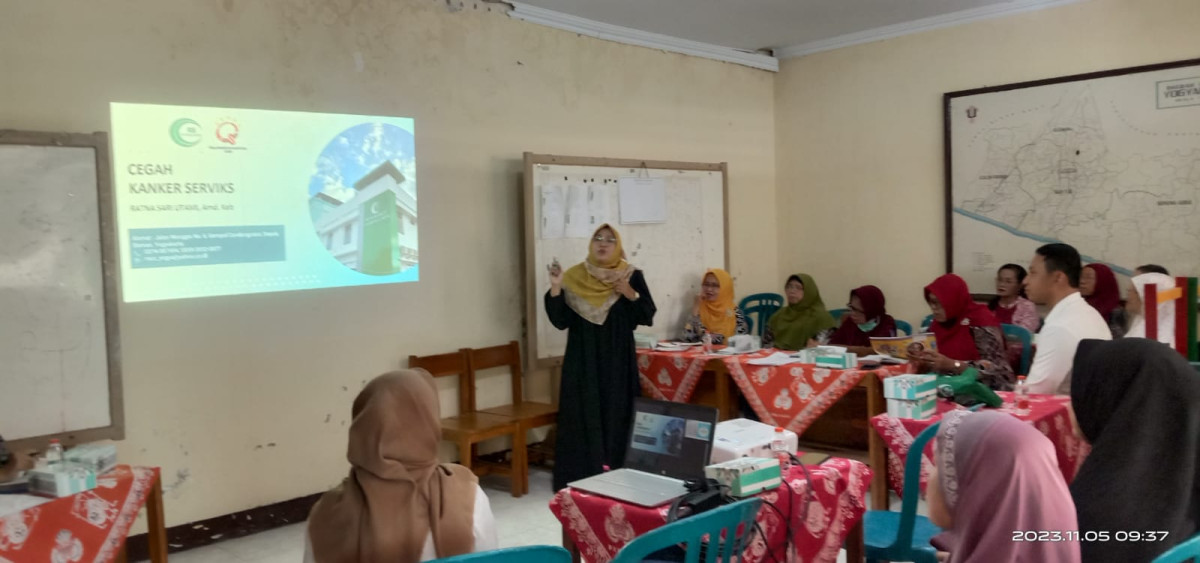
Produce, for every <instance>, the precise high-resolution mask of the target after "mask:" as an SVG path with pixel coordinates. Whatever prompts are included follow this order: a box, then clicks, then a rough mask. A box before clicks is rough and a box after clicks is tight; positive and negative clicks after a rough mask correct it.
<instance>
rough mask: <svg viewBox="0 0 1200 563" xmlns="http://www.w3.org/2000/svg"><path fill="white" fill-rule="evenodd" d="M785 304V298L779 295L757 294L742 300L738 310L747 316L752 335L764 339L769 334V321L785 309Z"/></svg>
mask: <svg viewBox="0 0 1200 563" xmlns="http://www.w3.org/2000/svg"><path fill="white" fill-rule="evenodd" d="M783 303H784V301H783V296H782V295H779V294H778V293H755V294H754V295H748V296H746V298H744V299H742V302H741V303H739V304H738V308H739V309H741V310H742V313H744V314H745V315H746V324H747V325H749V329H750V334H757V335H758V336H759V338H762V336H763V335H764V334H766V332H767V320H768V319H770V318H771V315H774V314H775V311H778V310H779V309H780V308H782V307H783ZM756 319H757V320H756ZM756 329H757V330H756Z"/></svg>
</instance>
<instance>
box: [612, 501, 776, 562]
mask: <svg viewBox="0 0 1200 563" xmlns="http://www.w3.org/2000/svg"><path fill="white" fill-rule="evenodd" d="M761 507H762V499H758V498H752V499H747V500H743V501H741V502H736V503H733V504H727V505H725V506H722V507H720V508H716V509H713V510H710V511H708V512H704V513H701V514H697V515H695V516H689V517H687V518H684V519H682V520H676V521H674V522H672V523H670V524H667V525H666V526H663V527H661V528H658V529H655V530H651V531H650V532H647V533H645V534H642V535H641V536H638V537H637V538H634V540H633V541H631V542H629V543H628V544H626V545H625V547H623V548H621V551H619V552H617V556H616V557H614V558H613V560H612V563H641V561H642V560H644V559H646V557H647V556H649V555H650V554H652V553H654V552H656V551H660V550H663V549H666V548H669V547H673V546H676V545H679V544H681V543H686V544H687V548H686V551H687V556H686V558H685V561H686V563H698V562H699V561H700V552H701V551H704V552H705V557H704V561H705V563H714V562H715V561H716V560H717V558H718V557H719V558H720V560H721V561H732V560H733V557H737V558H738V559H739V560H740V559H741V555H742V551H744V550H745V549H746V548H747V547H749V545H750V542H751V540H753V539H754V538H755V529H754V518H755V517H756V516H758V510H759V509H760V508H761ZM739 528H741V533H740V534H738V533H737V532H738V529H739ZM706 535H707V536H708V546H707V548H706V549H701V546H702V545H703V541H704V536H706ZM714 547H715V549H714Z"/></svg>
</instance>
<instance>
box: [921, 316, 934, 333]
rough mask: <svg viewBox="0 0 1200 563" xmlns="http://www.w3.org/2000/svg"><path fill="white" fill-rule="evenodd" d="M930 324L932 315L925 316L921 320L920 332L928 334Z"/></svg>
mask: <svg viewBox="0 0 1200 563" xmlns="http://www.w3.org/2000/svg"><path fill="white" fill-rule="evenodd" d="M932 324H933V315H925V318H923V319H921V332H929V327H930V325H932Z"/></svg>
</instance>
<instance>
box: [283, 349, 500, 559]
mask: <svg viewBox="0 0 1200 563" xmlns="http://www.w3.org/2000/svg"><path fill="white" fill-rule="evenodd" d="M438 404H439V402H438V395H437V389H436V387H435V386H434V383H433V378H432V377H431V376H430V375H429V373H428V372H425V371H424V370H404V371H397V372H392V373H388V374H385V375H381V376H379V377H376V378H375V379H374V380H372V381H371V382H370V383H369V384H367V386H366V387H365V388H364V389H363V390H362V392H360V393H359V394H358V397H357V398H356V399H354V407H353V409H352V410H351V415H352V416H353V422H352V423H351V424H350V447H349V450H348V453H347V455H346V457H347V459H349V461H350V475H349V476H348V477H347V478H346V479H345V481H343V482H342V484H341V485H339V486H338V487H337V488H336V489H333V490H332V491H329V492H327V493H325V495H324V496H322V497H321V500H319V501H318V502H317V504H316V506H314V507H313V510H312V514H311V515H309V518H308V529H307V535H308V538H307V539H308V542H307V543H308V545H307V546H306V547H307V549H306V552H305V555H304V561H305V562H306V563H358V562H360V561H396V562H399V563H416V562H418V561H429V560H432V559H440V558H444V557H450V556H452V555H461V554H464V553H472V552H476V551H487V550H491V549H496V548H497V547H498V545H499V542H498V540H497V538H496V522H495V519H494V518H493V517H492V510H491V506H490V505H489V504H488V498H487V496H486V495H484V494H483V490H482V489H480V488H479V485H478V480H477V479H476V477H475V474H473V473H471V470H469V469H467V468H465V467H463V466H461V465H451V464H439V463H438V444H439V443H440V442H441V425H440V419H441V414H440V412H439V410H438Z"/></svg>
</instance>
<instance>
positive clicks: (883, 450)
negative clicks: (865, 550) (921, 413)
mask: <svg viewBox="0 0 1200 563" xmlns="http://www.w3.org/2000/svg"><path fill="white" fill-rule="evenodd" d="M865 381H866V383H867V448H868V452H869V456H870V460H871V473H873V476H872V478H871V508H872V509H874V510H888V508H889V506H888V488H887V484H888V464H887V446H886V445H884V443H883V438H881V437H880V436H879V433H878V432H876V431H875V429H874V428H872V427H871V418H873V417H874V416H875V415H878V414H883V413H885V412H887V406H886V405H885V404H884V402H883V383H882V382H880V381H879V378H878V377H876V375H875V374H874V373H868V374H867V377H866V380H865Z"/></svg>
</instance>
